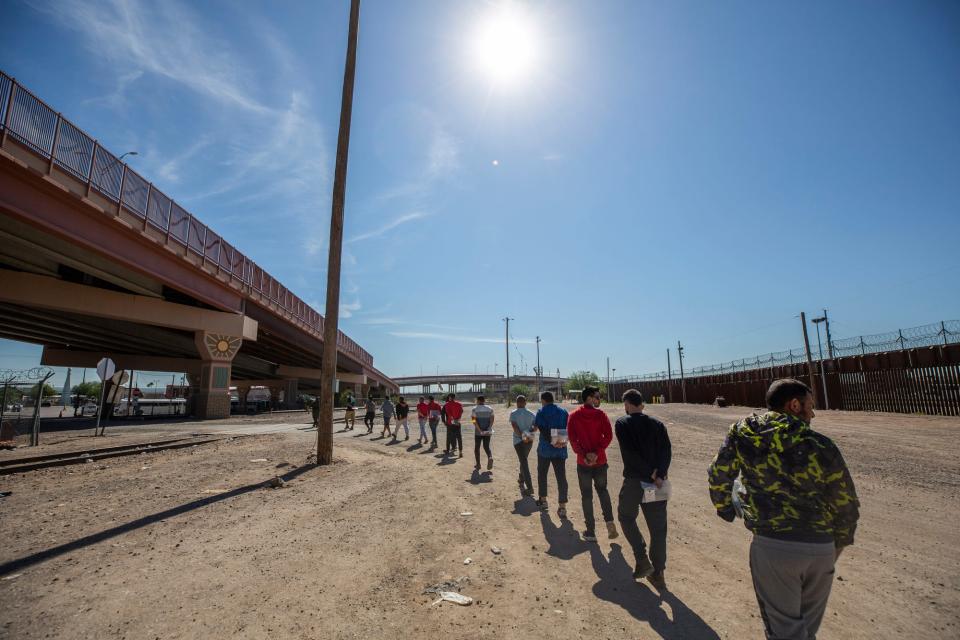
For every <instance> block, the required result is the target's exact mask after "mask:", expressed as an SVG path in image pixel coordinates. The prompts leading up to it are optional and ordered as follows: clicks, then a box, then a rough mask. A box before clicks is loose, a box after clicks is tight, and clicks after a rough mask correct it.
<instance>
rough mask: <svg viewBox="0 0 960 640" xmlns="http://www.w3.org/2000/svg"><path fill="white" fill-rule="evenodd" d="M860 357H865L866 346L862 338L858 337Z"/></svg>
mask: <svg viewBox="0 0 960 640" xmlns="http://www.w3.org/2000/svg"><path fill="white" fill-rule="evenodd" d="M860 355H862V356H865V355H867V346H866V345H865V344H864V343H863V336H860Z"/></svg>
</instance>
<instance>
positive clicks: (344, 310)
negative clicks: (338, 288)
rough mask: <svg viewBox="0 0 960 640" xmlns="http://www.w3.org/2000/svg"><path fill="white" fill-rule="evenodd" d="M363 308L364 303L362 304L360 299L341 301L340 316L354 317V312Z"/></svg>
mask: <svg viewBox="0 0 960 640" xmlns="http://www.w3.org/2000/svg"><path fill="white" fill-rule="evenodd" d="M362 308H363V305H361V304H360V300H359V299H357V300H354V301H353V302H341V303H340V317H341V318H344V319H346V318H352V317H353V314H354V313H355V312H357V311H360V309H362Z"/></svg>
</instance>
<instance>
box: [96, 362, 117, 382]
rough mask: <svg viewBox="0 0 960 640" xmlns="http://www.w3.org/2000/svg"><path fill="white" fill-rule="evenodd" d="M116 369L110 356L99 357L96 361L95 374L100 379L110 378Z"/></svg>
mask: <svg viewBox="0 0 960 640" xmlns="http://www.w3.org/2000/svg"><path fill="white" fill-rule="evenodd" d="M116 371H117V365H116V364H115V363H114V362H113V360H111V359H110V358H100V362H98V363H97V375H98V376H100V380H106V379H107V378H112V377H113V374H114V373H116Z"/></svg>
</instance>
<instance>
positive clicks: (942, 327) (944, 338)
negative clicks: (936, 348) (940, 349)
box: [940, 320, 947, 346]
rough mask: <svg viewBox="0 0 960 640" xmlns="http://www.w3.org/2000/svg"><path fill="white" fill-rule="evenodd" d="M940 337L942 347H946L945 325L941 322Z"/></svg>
mask: <svg viewBox="0 0 960 640" xmlns="http://www.w3.org/2000/svg"><path fill="white" fill-rule="evenodd" d="M940 335H942V336H943V346H947V324H946V323H945V322H944V321H943V320H941V321H940Z"/></svg>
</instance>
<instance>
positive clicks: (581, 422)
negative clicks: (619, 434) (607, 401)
mask: <svg viewBox="0 0 960 640" xmlns="http://www.w3.org/2000/svg"><path fill="white" fill-rule="evenodd" d="M567 438H568V439H569V440H570V446H571V447H572V448H573V450H574V451H576V452H577V464H579V465H582V466H584V467H590V466H594V467H597V466H600V465H603V464H607V451H606V450H607V447H608V446H610V442H611V441H612V440H613V429H612V428H611V427H610V418H608V417H607V414H606V413H605V412H604V411H603V410H602V409H594V408H593V407H591V406H590V405H586V404H585V405H583V406H582V407H580V408H579V409H577V410H576V411H574V412H573V413H571V414H570V417H569V418H568V419H567ZM588 453H595V454H597V461H596V462H595V463H594V464H592V465H590V464H587V460H586V458H585V457H584V456H586V454H588Z"/></svg>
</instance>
